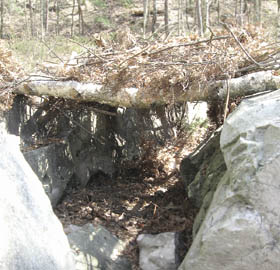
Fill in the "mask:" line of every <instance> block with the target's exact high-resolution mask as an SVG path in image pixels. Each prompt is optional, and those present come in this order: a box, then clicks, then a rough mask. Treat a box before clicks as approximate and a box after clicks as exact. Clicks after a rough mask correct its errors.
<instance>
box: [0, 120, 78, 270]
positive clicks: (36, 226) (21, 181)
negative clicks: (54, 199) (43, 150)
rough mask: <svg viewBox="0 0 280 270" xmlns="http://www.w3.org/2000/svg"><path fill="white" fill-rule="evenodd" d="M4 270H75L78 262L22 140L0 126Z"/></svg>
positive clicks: (0, 262) (0, 250) (0, 226)
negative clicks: (22, 145) (24, 155)
mask: <svg viewBox="0 0 280 270" xmlns="http://www.w3.org/2000/svg"><path fill="white" fill-rule="evenodd" d="M0 151H1V153H2V157H1V161H0V175H1V181H2V188H1V189H0V239H1V247H0V268H1V269H7V270H37V269H40V270H50V269H52V270H72V269H75V266H74V260H73V256H72V252H71V249H70V247H69V244H68V241H67V238H66V236H65V234H64V232H63V229H62V225H61V224H60V222H59V221H58V219H57V217H56V216H55V215H54V213H53V211H52V207H51V204H50V201H49V199H48V197H47V196H46V194H45V192H44V190H43V187H42V184H41V182H40V181H39V180H38V178H37V177H36V175H35V174H34V172H33V171H32V169H31V168H30V167H29V165H28V163H27V162H26V161H25V159H24V157H23V155H22V153H21V152H20V149H19V139H18V138H17V137H16V136H12V135H8V134H7V133H6V131H5V126H4V124H3V122H1V123H0Z"/></svg>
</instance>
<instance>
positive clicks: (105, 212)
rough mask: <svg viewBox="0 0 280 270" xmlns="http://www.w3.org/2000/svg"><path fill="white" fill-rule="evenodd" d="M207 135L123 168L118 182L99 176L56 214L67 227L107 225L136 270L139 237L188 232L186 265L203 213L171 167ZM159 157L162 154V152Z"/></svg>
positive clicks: (69, 195) (75, 192)
mask: <svg viewBox="0 0 280 270" xmlns="http://www.w3.org/2000/svg"><path fill="white" fill-rule="evenodd" d="M202 138H203V135H201V134H200V136H196V137H195V139H191V140H190V139H188V138H187V137H184V139H180V141H178V140H177V141H174V142H173V143H172V144H169V146H168V147H165V149H164V151H161V154H160V155H157V157H155V156H150V158H148V159H146V160H141V161H139V162H138V163H137V164H134V165H132V164H129V165H128V164H124V168H125V169H123V170H122V172H121V174H120V175H119V176H117V177H116V178H115V179H110V178H109V177H107V176H106V175H103V174H102V173H100V174H98V175H96V176H95V177H94V178H93V179H92V180H91V181H90V182H89V183H88V185H87V186H86V187H85V188H80V189H79V188H74V187H68V190H67V192H66V196H65V197H64V199H63V201H62V202H61V203H60V204H59V205H58V206H57V208H56V209H55V213H56V214H57V216H58V217H59V219H60V220H61V222H62V223H63V225H64V226H66V225H68V224H75V225H84V224H86V223H92V224H93V225H102V226H104V227H105V228H106V229H108V230H109V231H111V232H112V233H113V234H114V235H116V236H117V237H118V238H119V239H121V240H123V241H124V242H125V243H126V244H127V248H126V250H125V255H126V256H127V257H128V258H129V259H130V260H131V262H132V265H133V269H134V270H138V269H140V268H139V262H138V257H139V250H138V247H137V243H136V238H137V236H138V235H139V234H142V233H150V234H157V233H161V232H183V234H181V235H183V238H184V239H183V241H184V244H183V245H184V247H183V249H182V251H181V254H180V256H181V258H182V259H183V257H184V255H185V254H186V252H187V250H188V248H189V247H190V245H191V243H192V225H193V221H194V218H195V215H196V213H197V211H198V209H196V208H194V207H193V206H192V204H191V203H190V201H189V200H188V198H187V192H186V191H185V188H184V185H183V183H182V181H181V179H180V175H179V170H178V168H175V169H173V170H170V169H169V168H168V166H166V164H167V163H168V160H169V159H171V158H172V156H177V157H178V146H180V147H179V148H180V149H181V150H182V149H184V150H185V151H180V153H181V156H180V157H179V159H180V160H181V158H182V157H183V156H184V154H185V153H189V152H190V151H192V150H193V149H194V148H195V146H196V145H197V144H198V143H199V142H200V141H201V139H202ZM157 154H158V152H157Z"/></svg>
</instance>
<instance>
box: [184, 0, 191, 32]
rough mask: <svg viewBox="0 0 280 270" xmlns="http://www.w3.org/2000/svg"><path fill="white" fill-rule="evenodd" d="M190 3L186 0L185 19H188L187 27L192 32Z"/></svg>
mask: <svg viewBox="0 0 280 270" xmlns="http://www.w3.org/2000/svg"><path fill="white" fill-rule="evenodd" d="M189 3H190V2H188V0H186V5H185V17H186V25H187V29H188V30H190V24H189V10H190V8H189V7H190V4H189Z"/></svg>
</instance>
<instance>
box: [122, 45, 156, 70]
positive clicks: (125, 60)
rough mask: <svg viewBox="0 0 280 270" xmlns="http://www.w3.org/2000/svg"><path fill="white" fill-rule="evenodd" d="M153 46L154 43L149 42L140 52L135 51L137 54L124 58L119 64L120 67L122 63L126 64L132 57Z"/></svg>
mask: <svg viewBox="0 0 280 270" xmlns="http://www.w3.org/2000/svg"><path fill="white" fill-rule="evenodd" d="M151 46H152V45H151V44H149V45H147V46H146V47H145V48H144V49H142V50H141V51H140V52H138V53H135V54H133V55H132V56H130V57H128V58H126V59H124V60H123V61H122V62H121V63H120V64H119V67H121V66H122V64H124V63H125V62H127V61H129V60H130V59H132V58H134V57H136V56H138V55H139V54H142V53H143V52H145V51H147V50H148V49H149V48H150V47H151Z"/></svg>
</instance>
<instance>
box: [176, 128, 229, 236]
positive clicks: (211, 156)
mask: <svg viewBox="0 0 280 270" xmlns="http://www.w3.org/2000/svg"><path fill="white" fill-rule="evenodd" d="M220 136H221V129H218V130H217V131H216V132H214V133H213V134H212V136H211V137H210V138H208V139H207V140H205V141H204V142H202V143H201V144H200V145H199V146H198V147H197V149H196V151H194V152H193V153H191V154H190V155H189V156H187V157H185V158H184V159H183V160H182V162H181V165H180V173H181V178H182V180H183V182H184V184H185V187H186V189H187V193H188V198H189V200H190V201H191V202H192V204H193V205H194V206H195V207H197V208H198V209H199V212H198V214H197V215H196V218H195V221H194V225H193V238H194V237H195V235H196V233H197V231H198V229H199V227H200V225H201V223H202V221H203V220H204V218H205V215H206V212H207V210H208V208H209V205H210V203H211V201H212V199H213V195H214V193H215V191H216V189H217V186H218V184H219V182H220V181H221V178H222V177H223V175H224V174H225V172H226V164H225V161H224V157H223V154H222V151H221V149H220Z"/></svg>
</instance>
